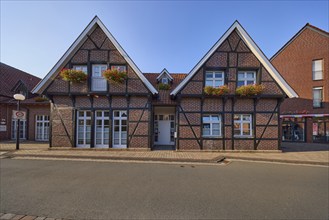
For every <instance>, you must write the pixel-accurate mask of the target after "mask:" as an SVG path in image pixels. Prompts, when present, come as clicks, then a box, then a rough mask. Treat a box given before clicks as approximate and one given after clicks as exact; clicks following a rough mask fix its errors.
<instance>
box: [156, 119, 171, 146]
mask: <svg viewBox="0 0 329 220" xmlns="http://www.w3.org/2000/svg"><path fill="white" fill-rule="evenodd" d="M158 144H159V145H170V144H171V141H170V121H159V132H158Z"/></svg>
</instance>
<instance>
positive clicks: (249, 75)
mask: <svg viewBox="0 0 329 220" xmlns="http://www.w3.org/2000/svg"><path fill="white" fill-rule="evenodd" d="M254 77H255V73H253V72H248V73H247V78H254Z"/></svg>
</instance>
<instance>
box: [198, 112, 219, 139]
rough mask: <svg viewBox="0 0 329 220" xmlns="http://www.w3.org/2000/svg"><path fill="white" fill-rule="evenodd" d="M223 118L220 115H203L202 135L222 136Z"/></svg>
mask: <svg viewBox="0 0 329 220" xmlns="http://www.w3.org/2000/svg"><path fill="white" fill-rule="evenodd" d="M221 127H222V120H221V116H220V115H204V116H203V117H202V136H203V137H220V136H222V132H221Z"/></svg>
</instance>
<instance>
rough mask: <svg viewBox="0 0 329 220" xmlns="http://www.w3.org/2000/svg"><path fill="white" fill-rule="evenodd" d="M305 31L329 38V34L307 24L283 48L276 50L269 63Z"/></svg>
mask: <svg viewBox="0 0 329 220" xmlns="http://www.w3.org/2000/svg"><path fill="white" fill-rule="evenodd" d="M306 29H308V30H311V31H314V32H316V33H318V34H321V35H322V36H325V37H328V38H329V33H328V32H326V31H324V30H322V29H320V28H318V27H315V26H313V25H311V24H309V23H307V24H306V25H305V26H304V27H302V29H300V30H299V31H298V32H297V33H296V34H295V35H294V36H293V37H292V38H291V39H290V40H289V41H288V42H287V43H286V44H285V45H283V47H281V49H280V50H278V52H276V53H275V54H274V55H273V56H272V57H271V59H270V60H271V61H272V60H273V59H275V57H277V56H278V55H279V54H280V53H281V52H282V51H283V50H284V49H286V47H288V46H289V45H290V44H291V43H292V42H293V41H294V40H295V39H296V38H297V37H298V36H299V35H300V34H302V33H303V32H304V31H305V30H306Z"/></svg>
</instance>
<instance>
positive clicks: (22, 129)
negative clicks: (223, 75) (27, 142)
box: [11, 119, 27, 139]
mask: <svg viewBox="0 0 329 220" xmlns="http://www.w3.org/2000/svg"><path fill="white" fill-rule="evenodd" d="M26 127H27V122H26V120H19V139H26ZM16 133H17V119H12V122H11V138H12V139H16Z"/></svg>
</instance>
